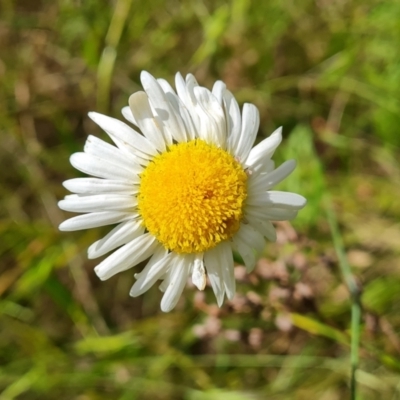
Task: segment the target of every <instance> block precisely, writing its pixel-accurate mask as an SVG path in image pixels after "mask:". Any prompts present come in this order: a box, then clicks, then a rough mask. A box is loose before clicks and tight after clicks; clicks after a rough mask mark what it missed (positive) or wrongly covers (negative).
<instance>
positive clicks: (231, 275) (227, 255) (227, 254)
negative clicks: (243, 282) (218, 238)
mask: <svg viewBox="0 0 400 400" xmlns="http://www.w3.org/2000/svg"><path fill="white" fill-rule="evenodd" d="M217 248H218V252H219V262H220V265H221V270H222V280H223V282H224V287H225V292H226V297H228V299H229V300H232V299H233V297H234V296H235V293H236V281H235V271H234V261H233V254H232V248H231V245H230V244H229V242H227V241H225V242H221V243H220V244H219V245H218V246H217Z"/></svg>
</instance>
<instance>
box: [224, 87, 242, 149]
mask: <svg viewBox="0 0 400 400" xmlns="http://www.w3.org/2000/svg"><path fill="white" fill-rule="evenodd" d="M223 102H224V108H225V115H226V131H227V135H228V141H227V149H228V151H229V152H230V153H231V154H232V155H235V152H236V149H237V146H238V144H239V140H240V132H241V130H242V117H241V115H240V108H239V105H238V103H237V101H236V99H235V97H234V96H233V94H232V93H231V92H230V91H229V90H225V91H224V93H223Z"/></svg>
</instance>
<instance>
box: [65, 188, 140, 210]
mask: <svg viewBox="0 0 400 400" xmlns="http://www.w3.org/2000/svg"><path fill="white" fill-rule="evenodd" d="M136 205H137V199H136V197H134V196H126V195H123V194H110V193H107V194H94V195H87V196H86V195H77V194H73V195H69V196H65V199H64V200H61V201H59V202H58V207H60V208H61V210H64V211H70V212H92V211H123V210H130V209H132V208H133V207H135V206H136Z"/></svg>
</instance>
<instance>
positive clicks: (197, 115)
mask: <svg viewBox="0 0 400 400" xmlns="http://www.w3.org/2000/svg"><path fill="white" fill-rule="evenodd" d="M141 82H142V85H143V88H144V92H143V91H139V92H136V93H134V94H133V95H132V96H131V97H130V98H129V107H124V108H123V109H122V114H123V116H124V117H125V118H126V119H127V120H128V121H129V122H130V123H131V124H132V125H133V126H134V127H135V128H132V127H130V126H128V125H127V124H125V123H123V122H121V121H119V120H117V119H114V118H110V117H107V116H105V115H101V114H98V113H94V112H91V113H89V117H90V118H91V119H92V120H93V121H94V122H96V123H97V124H98V125H99V126H100V127H101V128H102V129H103V130H104V131H105V132H106V133H107V134H108V135H109V136H110V138H111V139H112V141H113V142H114V143H115V146H113V145H110V144H108V143H106V142H104V141H102V140H100V139H98V138H96V137H94V136H89V137H88V139H87V141H86V144H85V147H84V152H82V153H75V154H73V155H72V156H71V164H72V165H73V166H74V167H75V168H76V169H78V170H80V171H82V172H84V173H86V174H88V175H91V176H93V178H76V179H71V180H67V181H65V182H64V186H65V187H66V188H67V189H68V190H70V191H71V192H73V193H75V194H72V195H69V196H66V197H65V199H64V200H61V201H60V202H59V207H60V208H61V209H63V210H66V211H71V212H76V213H82V215H79V216H76V217H73V218H70V219H68V220H66V221H65V222H63V223H62V224H61V225H60V229H61V230H63V231H74V230H80V229H87V228H94V227H99V226H104V225H115V224H116V227H114V229H112V230H111V231H110V232H109V233H108V234H107V235H106V236H105V237H103V238H102V239H100V240H98V241H97V242H95V243H93V244H92V245H91V246H90V247H89V250H88V255H89V258H97V257H100V256H103V255H104V254H106V253H109V252H111V251H113V250H114V252H113V253H112V254H111V255H109V256H108V257H107V258H106V259H105V260H104V261H102V262H101V263H100V264H99V265H98V266H97V267H96V268H95V271H96V274H97V275H98V276H99V278H100V279H102V280H105V279H108V278H110V277H111V276H113V275H115V274H117V273H118V272H121V271H124V270H127V269H129V268H131V267H133V266H135V265H137V264H139V263H140V262H142V261H144V260H146V259H148V258H149V257H150V259H149V261H148V262H147V265H146V266H145V268H144V269H143V271H142V272H140V273H139V274H136V275H135V277H136V279H137V280H136V282H135V284H134V285H133V287H132V289H131V291H130V295H131V296H139V295H140V294H142V293H144V292H145V291H146V290H148V289H149V288H150V287H151V286H152V285H153V284H154V283H155V282H156V281H158V280H162V283H161V285H160V289H161V290H162V291H163V292H164V295H163V298H162V301H161V309H162V310H163V311H170V310H171V309H173V308H174V307H175V305H176V303H177V302H178V300H179V297H180V296H181V294H182V291H183V288H184V286H185V284H186V282H187V279H188V277H189V276H190V275H191V277H192V281H193V283H194V285H196V287H197V288H198V289H199V290H204V288H205V287H206V282H207V277H208V279H209V282H210V283H211V286H212V288H213V291H214V293H215V296H216V298H217V302H218V305H219V306H221V304H222V303H223V300H224V296H225V294H226V296H227V298H228V299H232V298H233V296H234V295H235V290H236V286H235V278H234V261H233V253H232V252H233V251H236V252H237V253H239V254H240V255H241V257H242V258H243V260H244V263H245V265H246V267H247V271H251V270H252V269H253V268H254V265H255V262H256V254H257V252H260V251H261V250H262V249H263V248H264V245H265V238H266V239H268V240H270V241H274V240H275V239H276V233H275V229H274V226H273V225H272V223H271V221H280V220H290V219H292V218H294V217H295V216H296V214H297V212H298V210H300V209H301V208H302V207H304V205H305V203H306V200H305V199H304V197H302V196H300V195H298V194H295V193H287V192H279V191H273V190H271V189H272V188H273V186H275V185H276V184H277V183H279V182H280V181H282V180H283V179H284V178H286V177H287V176H288V175H289V174H290V173H291V172H292V171H293V169H294V168H295V161H293V160H290V161H286V162H285V163H283V164H282V165H280V166H279V167H278V168H275V164H274V162H273V161H272V160H271V157H272V155H273V153H274V151H275V149H276V148H277V147H278V145H279V143H280V142H281V140H282V136H281V129H277V130H276V131H275V132H274V133H272V135H271V136H269V137H268V138H267V139H265V140H263V141H262V142H261V143H259V144H258V145H256V146H255V147H254V148H252V146H253V144H254V141H255V139H256V136H257V131H258V127H259V113H258V110H257V108H256V107H255V106H254V105H253V104H247V103H246V104H244V106H243V110H242V112H240V109H239V106H238V103H237V102H236V100H235V98H234V97H233V95H232V93H231V92H229V91H228V90H227V89H226V86H225V84H224V83H223V82H221V81H217V82H216V83H215V85H214V87H213V89H212V91H209V90H208V89H206V88H204V87H201V86H199V85H198V83H197V82H196V80H195V78H194V76H193V75H190V74H189V75H187V76H186V79H185V80H184V79H183V77H182V76H181V75H180V74H179V73H178V74H177V75H176V80H175V85H176V91H175V90H174V89H173V88H172V87H171V86H170V85H169V84H168V83H167V82H166V81H165V80H163V79H155V78H154V77H153V76H151V75H150V74H149V73H147V72H142V74H141ZM139 132H140V133H139Z"/></svg>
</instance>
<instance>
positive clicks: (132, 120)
mask: <svg viewBox="0 0 400 400" xmlns="http://www.w3.org/2000/svg"><path fill="white" fill-rule="evenodd" d="M121 113H122V115H123V116H124V118H125V119H126V120H127V121H129V122H130V123H131V124H132V125H135V126H136V127H138V128H139V125H138V123H137V121H136V120H135V117H134V116H133V114H132V111H131V108H130V107H129V106H126V107H123V108H122V110H121Z"/></svg>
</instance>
